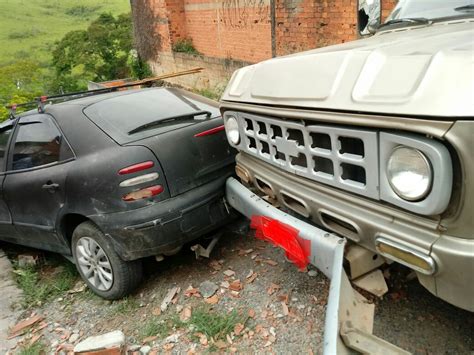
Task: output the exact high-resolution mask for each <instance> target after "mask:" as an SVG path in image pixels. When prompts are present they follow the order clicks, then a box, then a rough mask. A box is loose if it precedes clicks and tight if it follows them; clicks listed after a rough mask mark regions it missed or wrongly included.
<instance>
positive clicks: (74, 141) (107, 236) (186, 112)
mask: <svg viewBox="0 0 474 355" xmlns="http://www.w3.org/2000/svg"><path fill="white" fill-rule="evenodd" d="M223 128H224V127H223V121H222V118H221V115H220V112H219V110H218V107H217V103H215V102H214V101H212V100H209V99H206V98H204V97H201V96H199V95H195V94H192V93H189V92H186V91H183V90H180V89H176V88H149V89H140V90H126V91H117V92H112V93H104V94H100V95H89V96H86V97H82V98H78V99H77V98H76V99H73V100H69V101H65V102H61V103H55V104H46V105H44V106H42V108H41V109H40V110H34V111H29V112H27V113H24V114H21V115H15V116H12V118H11V119H10V120H9V121H6V122H3V123H2V124H1V125H0V170H1V173H0V186H1V188H2V191H1V195H0V240H4V241H7V242H12V243H17V244H22V245H26V246H30V247H34V248H39V249H43V250H48V251H52V252H57V253H61V254H63V255H65V256H67V257H69V258H70V259H72V260H73V261H74V262H75V264H76V266H77V269H78V271H79V273H80V275H81V276H82V278H83V279H84V281H85V282H86V283H87V285H88V286H89V288H90V289H91V290H92V291H93V292H95V293H96V294H98V295H100V296H101V297H104V298H106V299H117V298H121V297H123V296H125V295H126V294H128V293H130V292H131V291H132V290H133V289H134V288H135V287H136V286H137V285H138V284H139V283H140V281H141V273H142V265H141V259H142V258H144V257H148V256H157V255H171V254H173V253H176V252H177V251H179V250H180V248H181V247H182V246H183V244H185V243H187V242H189V241H192V240H194V239H196V238H199V237H200V236H203V235H204V234H206V233H209V232H212V231H213V230H215V229H217V228H219V227H220V226H222V225H224V224H226V223H227V222H228V221H229V220H230V219H231V218H232V215H231V213H230V212H229V210H228V208H227V206H226V204H225V200H224V183H225V180H226V178H227V177H229V176H230V175H232V172H233V165H234V155H235V152H234V151H233V150H232V148H230V147H229V145H228V143H227V140H226V137H225V133H224V129H223Z"/></svg>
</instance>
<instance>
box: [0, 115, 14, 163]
mask: <svg viewBox="0 0 474 355" xmlns="http://www.w3.org/2000/svg"><path fill="white" fill-rule="evenodd" d="M12 129H13V126H12V125H11V124H9V125H6V126H3V125H2V126H0V172H3V171H4V170H5V160H6V154H7V149H8V140H9V139H10V135H11V133H12Z"/></svg>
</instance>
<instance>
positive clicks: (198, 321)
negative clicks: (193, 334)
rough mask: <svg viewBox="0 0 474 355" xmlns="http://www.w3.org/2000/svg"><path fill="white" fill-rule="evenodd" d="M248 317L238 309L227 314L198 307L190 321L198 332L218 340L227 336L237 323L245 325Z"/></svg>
mask: <svg viewBox="0 0 474 355" xmlns="http://www.w3.org/2000/svg"><path fill="white" fill-rule="evenodd" d="M247 319H248V318H247V317H245V316H243V315H241V314H239V312H237V311H236V310H233V311H232V312H230V313H227V314H221V313H217V312H216V311H212V310H210V309H208V308H198V309H196V310H193V313H192V316H191V319H190V320H189V322H190V324H192V325H193V326H194V329H195V330H196V331H197V332H200V333H203V334H205V335H206V336H207V338H208V339H210V338H213V339H214V340H217V339H221V338H225V336H226V335H227V334H230V333H231V332H232V331H233V330H234V327H235V325H236V324H237V323H242V324H244V325H245V323H246V322H247Z"/></svg>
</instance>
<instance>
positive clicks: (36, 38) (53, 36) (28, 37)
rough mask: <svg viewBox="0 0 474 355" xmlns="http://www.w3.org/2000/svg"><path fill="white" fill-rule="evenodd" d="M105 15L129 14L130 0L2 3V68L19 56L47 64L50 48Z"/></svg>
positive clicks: (13, 0)
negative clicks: (28, 54) (27, 54)
mask: <svg viewBox="0 0 474 355" xmlns="http://www.w3.org/2000/svg"><path fill="white" fill-rule="evenodd" d="M102 12H110V13H112V14H113V15H118V14H121V13H126V12H130V1H129V0H104V1H100V2H98V1H96V0H0V48H1V49H2V50H1V51H0V65H4V64H7V63H11V62H14V61H15V60H16V58H18V56H21V57H24V56H25V53H31V55H30V57H32V58H35V59H38V61H39V62H41V63H48V62H49V61H50V59H51V53H50V48H51V45H52V44H53V43H54V42H55V41H58V40H60V39H61V38H62V37H63V36H64V35H65V34H66V33H67V32H69V31H72V30H79V29H85V28H87V26H88V25H89V23H90V22H91V21H92V20H93V19H94V18H96V17H97V16H98V15H99V14H100V13H102Z"/></svg>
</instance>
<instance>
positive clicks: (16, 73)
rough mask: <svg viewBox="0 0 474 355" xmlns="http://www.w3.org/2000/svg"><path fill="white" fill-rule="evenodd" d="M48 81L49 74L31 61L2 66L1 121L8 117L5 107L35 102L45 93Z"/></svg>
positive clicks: (0, 88) (0, 82) (0, 79)
mask: <svg viewBox="0 0 474 355" xmlns="http://www.w3.org/2000/svg"><path fill="white" fill-rule="evenodd" d="M47 81H48V75H47V73H45V71H44V70H43V69H42V68H41V67H40V66H39V64H38V63H36V62H34V61H31V60H20V61H18V62H16V63H13V64H9V65H5V66H0V121H3V120H4V119H6V118H7V117H8V110H7V109H6V108H5V105H8V104H12V103H22V102H28V101H31V100H33V98H34V97H36V96H39V95H41V94H42V93H43V90H44V83H45V82H47Z"/></svg>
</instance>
